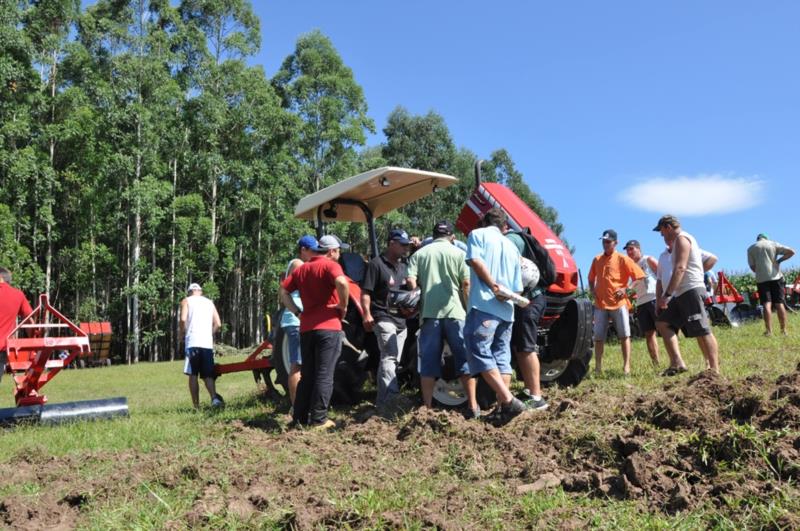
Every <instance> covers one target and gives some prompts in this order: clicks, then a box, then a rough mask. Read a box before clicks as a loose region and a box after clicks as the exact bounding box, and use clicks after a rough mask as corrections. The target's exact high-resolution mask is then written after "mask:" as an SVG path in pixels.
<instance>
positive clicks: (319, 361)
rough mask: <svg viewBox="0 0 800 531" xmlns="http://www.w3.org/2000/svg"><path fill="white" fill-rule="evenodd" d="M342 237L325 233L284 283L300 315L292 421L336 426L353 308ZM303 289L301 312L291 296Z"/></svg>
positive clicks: (285, 297)
mask: <svg viewBox="0 0 800 531" xmlns="http://www.w3.org/2000/svg"><path fill="white" fill-rule="evenodd" d="M341 246H342V243H341V241H340V240H339V238H337V237H336V236H333V235H328V236H323V237H322V238H320V239H319V245H318V247H317V248H316V249H315V252H316V256H313V257H311V259H310V260H309V261H308V262H306V263H305V264H303V265H301V266H300V267H298V268H297V269H295V270H294V271H292V273H291V274H290V275H289V276H288V277H286V279H285V280H284V281H283V282H282V283H281V287H280V297H281V302H283V305H284V306H285V307H286V309H287V310H289V311H290V312H292V313H293V314H295V315H298V316H299V317H300V352H301V354H302V357H303V364H302V365H301V368H300V384H299V385H298V387H297V394H296V395H295V400H294V411H293V413H292V424H294V425H303V426H308V425H310V426H314V427H319V428H321V429H330V428H332V427H333V426H334V425H335V424H334V422H333V421H332V420H330V419H329V418H328V405H329V404H330V400H331V395H332V394H333V375H334V370H335V368H336V361H337V360H338V359H339V354H340V353H341V350H342V319H343V318H344V316H345V313H346V312H347V302H348V298H349V296H350V288H349V284H348V281H347V277H346V276H345V274H344V271H342V267H341V266H340V265H339V262H338V260H339V253H340V248H341ZM295 290H298V291H299V292H300V301H301V302H302V303H303V311H302V312H301V311H300V309H299V308H298V307H297V305H296V304H295V303H294V301H293V300H292V297H291V293H292V292H293V291H295Z"/></svg>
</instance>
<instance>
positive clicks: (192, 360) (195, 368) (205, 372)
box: [183, 347, 214, 379]
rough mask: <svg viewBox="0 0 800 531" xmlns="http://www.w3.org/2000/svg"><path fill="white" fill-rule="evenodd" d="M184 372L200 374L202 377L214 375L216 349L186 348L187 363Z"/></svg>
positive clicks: (191, 374) (190, 374)
mask: <svg viewBox="0 0 800 531" xmlns="http://www.w3.org/2000/svg"><path fill="white" fill-rule="evenodd" d="M183 374H187V375H189V376H193V375H199V376H200V378H203V379H205V378H213V377H214V349H213V348H200V347H190V348H187V349H186V363H184V365H183Z"/></svg>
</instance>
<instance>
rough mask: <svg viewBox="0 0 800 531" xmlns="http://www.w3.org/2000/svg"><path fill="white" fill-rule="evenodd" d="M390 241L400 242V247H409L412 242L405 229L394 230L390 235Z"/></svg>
mask: <svg viewBox="0 0 800 531" xmlns="http://www.w3.org/2000/svg"><path fill="white" fill-rule="evenodd" d="M389 241H393V242H398V243H399V244H400V245H408V244H410V243H411V240H409V239H408V233H407V232H406V231H404V230H403V229H394V230H393V231H391V232H390V233H389Z"/></svg>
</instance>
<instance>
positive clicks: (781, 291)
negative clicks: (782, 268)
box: [756, 278, 786, 304]
mask: <svg viewBox="0 0 800 531" xmlns="http://www.w3.org/2000/svg"><path fill="white" fill-rule="evenodd" d="M756 286H758V301H759V302H760V303H761V304H765V303H767V302H771V303H772V304H778V303H780V304H785V300H786V289H785V288H786V280H784V279H783V278H779V279H778V280H767V281H766V282H759V283H758V284H756Z"/></svg>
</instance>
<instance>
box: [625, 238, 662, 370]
mask: <svg viewBox="0 0 800 531" xmlns="http://www.w3.org/2000/svg"><path fill="white" fill-rule="evenodd" d="M623 249H624V250H625V252H626V253H628V258H630V259H631V260H633V261H634V262H636V265H638V266H639V268H640V269H641V270H642V271H644V274H645V277H644V278H643V279H640V280H636V281H634V282H633V289H634V290H635V291H636V319H637V320H638V322H639V328H640V329H641V331H642V332H643V333H644V339H645V342H646V343H647V351H648V352H649V353H650V360H651V361H652V362H653V366H654V367H658V339H657V338H656V275H657V273H658V261H657V260H656V259H655V258H653V257H652V256H649V255H643V254H642V248H641V245H639V241H638V240H629V241H628V243H626V244H625V247H623Z"/></svg>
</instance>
